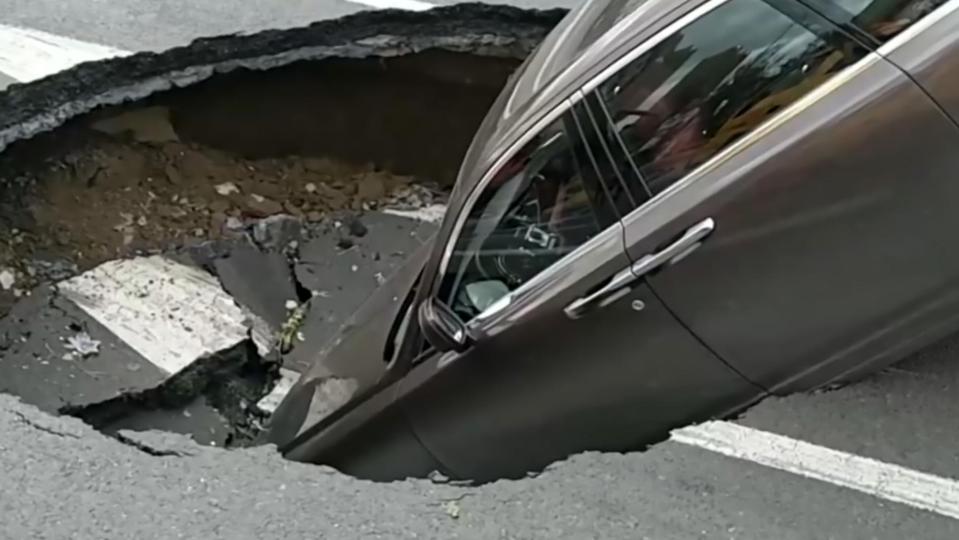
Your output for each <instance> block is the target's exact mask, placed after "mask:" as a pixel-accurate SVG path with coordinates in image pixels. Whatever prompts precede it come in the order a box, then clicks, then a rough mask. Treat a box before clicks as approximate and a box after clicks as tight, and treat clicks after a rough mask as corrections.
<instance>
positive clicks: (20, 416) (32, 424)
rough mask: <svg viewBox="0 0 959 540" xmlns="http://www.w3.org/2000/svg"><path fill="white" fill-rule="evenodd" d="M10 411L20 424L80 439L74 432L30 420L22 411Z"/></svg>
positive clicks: (51, 433)
mask: <svg viewBox="0 0 959 540" xmlns="http://www.w3.org/2000/svg"><path fill="white" fill-rule="evenodd" d="M12 412H13V414H14V416H16V417H17V420H19V421H20V423H21V424H24V425H26V426H29V427H31V428H33V429H36V430H37V431H42V432H44V433H47V434H50V435H54V436H56V437H62V438H66V439H80V438H81V437H80V436H79V435H77V434H76V433H66V432H63V431H58V430H56V429H53V428H51V427H47V426H44V425H42V424H39V423H37V422H35V421H33V420H31V419H30V418H28V417H27V416H26V415H25V414H23V413H22V412H20V411H12Z"/></svg>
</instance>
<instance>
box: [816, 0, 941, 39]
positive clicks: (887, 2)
mask: <svg viewBox="0 0 959 540" xmlns="http://www.w3.org/2000/svg"><path fill="white" fill-rule="evenodd" d="M816 1H817V2H821V3H825V4H835V5H837V6H838V7H840V8H842V10H843V11H845V12H846V14H848V16H849V17H851V18H850V19H849V20H848V21H842V22H849V23H852V24H853V25H855V26H857V27H859V28H861V29H862V30H863V31H865V32H866V33H867V34H869V35H870V36H872V37H874V38H876V39H877V40H879V42H885V41H888V40H889V39H891V38H892V37H894V36H896V35H897V34H899V33H900V32H902V31H903V30H905V29H906V28H909V27H910V26H912V25H913V24H915V23H916V22H918V21H919V20H920V19H922V18H923V17H925V16H926V15H928V14H930V13H932V12H933V11H934V10H935V9H936V8H938V7H939V6H941V5H943V4H945V3H946V0H816Z"/></svg>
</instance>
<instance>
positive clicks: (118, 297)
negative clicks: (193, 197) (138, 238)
mask: <svg viewBox="0 0 959 540" xmlns="http://www.w3.org/2000/svg"><path fill="white" fill-rule="evenodd" d="M58 288H59V290H60V293H61V294H62V295H63V296H64V297H65V298H67V299H69V300H71V301H73V302H74V303H76V304H77V305H78V306H80V307H81V308H82V309H83V310H84V311H86V312H87V313H88V314H89V315H90V316H91V317H93V318H94V319H95V320H96V321H97V322H99V323H100V324H102V325H104V326H105V327H106V328H107V329H109V330H110V332H112V333H113V334H114V335H116V336H117V337H118V338H120V339H121V340H123V341H125V342H126V343H127V344H128V345H130V346H131V347H132V348H133V349H134V350H135V351H137V352H138V353H140V354H141V355H142V356H143V357H144V358H146V359H147V360H149V361H150V362H152V363H153V364H155V365H156V366H157V367H158V368H160V369H161V370H163V371H165V372H166V373H169V374H171V375H172V374H174V373H177V372H179V371H180V370H182V369H183V368H185V367H187V366H188V365H190V364H191V363H193V362H194V361H196V360H197V359H199V358H201V357H203V356H207V355H210V354H212V353H215V352H217V351H222V350H225V349H228V348H230V347H233V346H234V345H236V344H238V343H240V342H242V341H243V340H245V339H247V338H248V337H249V324H250V323H249V320H248V318H247V317H245V315H244V313H243V310H242V309H241V308H240V307H239V306H238V305H237V304H236V303H235V302H234V301H233V298H232V297H231V296H230V295H229V294H227V293H226V292H225V291H224V290H223V289H222V288H221V287H220V284H219V283H218V282H217V280H216V279H215V278H214V277H213V276H211V275H210V274H208V273H206V272H203V271H202V270H198V269H196V268H193V267H190V266H186V265H183V264H180V263H178V262H175V261H172V260H169V259H166V258H164V257H160V256H152V257H140V258H136V259H129V260H117V261H110V262H107V263H104V264H102V265H100V266H98V267H96V268H94V269H93V270H90V271H89V272H85V273H83V274H80V275H79V276H76V277H74V278H71V279H68V280H66V281H63V282H61V283H60V284H59V285H58Z"/></svg>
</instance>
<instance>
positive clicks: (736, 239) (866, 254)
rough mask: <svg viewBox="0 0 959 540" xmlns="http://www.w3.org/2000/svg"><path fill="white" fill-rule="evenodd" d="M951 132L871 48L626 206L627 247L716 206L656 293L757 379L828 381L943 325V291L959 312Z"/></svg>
mask: <svg viewBox="0 0 959 540" xmlns="http://www.w3.org/2000/svg"><path fill="white" fill-rule="evenodd" d="M915 134H922V136H921V137H917V136H915ZM957 144H959V133H957V131H956V129H955V126H954V125H953V124H952V123H951V122H950V121H949V120H948V119H947V118H946V117H945V115H943V114H942V113H941V111H940V110H939V109H938V108H937V107H936V106H935V104H934V103H933V102H932V101H931V100H930V99H929V98H928V97H927V96H926V95H925V94H924V93H923V92H922V91H921V90H920V89H919V88H917V87H916V86H915V84H913V82H912V81H911V80H910V79H909V78H908V77H906V76H905V75H904V74H903V73H902V72H901V71H900V70H899V69H897V68H896V67H895V66H893V65H892V64H890V63H888V62H886V61H884V60H882V59H881V58H879V57H878V56H877V55H874V54H873V55H870V56H869V57H867V58H866V59H864V60H863V61H861V62H860V64H858V65H856V66H853V67H852V68H851V69H850V70H848V71H846V72H844V73H842V74H840V75H838V76H837V77H836V79H834V80H832V81H830V82H829V83H827V84H826V85H824V86H823V87H820V89H818V90H816V91H815V92H813V93H812V94H811V95H809V96H808V97H807V98H804V99H802V100H800V102H798V103H796V104H795V105H794V106H793V107H791V108H790V109H787V110H786V111H785V112H784V114H783V115H782V116H780V117H779V119H778V120H776V121H774V122H772V123H771V124H770V125H768V126H767V127H765V128H762V129H760V130H759V132H758V134H755V135H753V136H749V137H746V138H744V139H743V140H741V141H739V142H738V143H736V144H734V145H733V146H732V147H730V148H729V149H728V150H727V151H725V152H723V153H721V154H719V155H718V156H717V158H716V159H714V160H712V161H711V162H708V163H707V164H705V165H704V166H703V167H701V168H700V169H699V170H698V171H696V172H694V173H693V174H691V175H690V176H689V177H687V178H686V179H684V180H682V181H680V182H679V183H678V184H676V185H674V186H673V187H672V188H671V189H669V190H667V191H666V192H664V193H663V194H662V195H663V196H662V197H657V198H656V199H654V200H653V201H651V202H650V203H649V204H648V205H647V206H646V207H644V208H641V209H639V210H638V211H636V212H635V213H634V214H633V215H630V216H628V217H627V218H626V220H625V223H626V235H627V240H626V243H627V247H628V249H629V251H630V255H631V257H632V258H633V259H638V258H640V257H642V256H643V255H644V254H646V253H648V252H650V251H655V250H656V249H657V246H658V245H659V244H660V243H662V242H665V241H666V240H667V239H668V238H670V237H672V236H675V235H677V234H680V233H681V232H682V231H683V230H684V229H685V228H686V227H688V226H690V225H692V224H693V223H695V222H697V221H698V220H700V219H704V218H706V217H712V218H714V219H715V221H716V223H717V230H716V232H715V233H714V234H713V235H712V237H711V238H710V239H709V240H708V241H707V242H706V243H705V245H704V246H703V247H702V248H700V249H699V250H698V251H697V252H696V253H694V254H693V255H692V256H690V258H689V260H688V261H684V262H683V264H680V265H677V266H675V267H672V268H668V269H664V270H663V271H662V272H660V273H658V274H657V275H656V276H654V277H652V278H651V279H650V283H651V284H652V287H653V289H654V290H655V291H656V292H657V294H659V295H660V297H661V298H662V299H663V301H664V302H665V303H666V304H667V305H669V307H670V308H671V309H673V310H674V312H675V313H676V315H677V316H678V317H679V318H680V319H681V320H682V321H683V322H684V323H685V324H686V325H687V326H688V327H689V328H690V329H691V330H692V331H693V332H695V333H696V335H698V336H699V337H700V338H701V339H702V340H703V341H704V342H705V343H706V344H707V345H709V346H710V347H711V348H712V349H713V350H714V351H716V352H717V354H719V355H720V356H721V357H722V358H723V359H724V360H726V361H727V362H729V363H730V364H732V365H733V366H735V367H736V368H737V369H738V370H739V371H740V372H742V373H743V374H744V375H746V376H747V377H749V378H750V379H751V380H753V381H756V382H758V383H760V384H762V385H763V386H765V387H767V388H769V389H771V390H774V391H785V390H794V389H799V388H808V387H812V386H816V385H819V384H823V383H825V382H829V381H831V380H832V379H834V378H835V377H836V376H838V375H841V374H842V373H844V372H846V371H848V370H850V369H854V368H856V367H857V366H859V365H861V364H862V363H864V362H868V361H873V360H876V359H878V358H880V357H882V353H883V352H884V351H885V350H887V349H889V348H891V347H893V346H895V345H897V344H898V343H899V342H900V341H901V340H903V338H904V336H914V335H919V334H920V333H922V332H923V331H924V330H925V329H926V328H928V327H929V326H930V325H934V324H935V323H936V322H937V321H936V320H935V316H934V315H933V314H934V313H940V311H936V310H935V309H934V308H936V307H937V306H939V304H940V303H942V302H950V305H949V306H948V307H950V308H954V309H956V310H959V305H956V304H955V300H956V295H955V294H954V293H955V291H956V288H957V286H959V256H957V255H953V253H954V252H953V250H951V248H950V246H951V245H952V243H953V241H954V240H953V232H952V231H954V230H956V229H959V213H957V212H956V211H955V208H956V206H957V202H959V181H957V179H956V175H955V171H957V170H959V153H956V152H955V151H954V148H955V147H956V145H957ZM920 156H921V158H920ZM920 261H922V264H917V263H918V262H920Z"/></svg>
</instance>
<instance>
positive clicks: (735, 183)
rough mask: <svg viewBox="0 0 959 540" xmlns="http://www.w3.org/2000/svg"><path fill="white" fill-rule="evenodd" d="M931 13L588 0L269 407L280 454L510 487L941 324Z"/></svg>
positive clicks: (940, 81) (948, 225)
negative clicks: (396, 263) (428, 217)
mask: <svg viewBox="0 0 959 540" xmlns="http://www.w3.org/2000/svg"><path fill="white" fill-rule="evenodd" d="M957 7H959V0H951V1H945V0H708V1H699V0H697V1H690V0H599V1H591V2H588V3H586V4H584V5H583V6H582V7H580V8H578V9H576V10H574V11H573V12H571V13H569V15H568V16H567V17H566V19H565V20H564V21H563V22H562V23H561V24H560V25H559V26H558V27H557V28H555V30H554V31H553V32H552V33H551V34H550V35H549V36H548V37H547V39H546V40H545V41H544V42H543V43H542V44H541V46H540V47H539V49H538V50H537V51H536V52H535V53H534V54H533V55H532V56H531V57H529V58H528V59H527V60H526V62H525V63H524V65H523V66H522V67H521V69H520V70H519V72H518V73H517V74H516V75H515V76H514V77H513V78H512V79H511V81H510V82H509V84H508V85H507V87H506V88H505V89H504V90H503V92H502V94H501V95H500V97H499V99H498V100H497V101H496V103H495V104H494V106H493V107H492V110H490V112H489V115H488V117H487V118H486V120H485V121H484V123H483V124H482V126H481V128H480V129H479V132H478V133H477V135H476V137H475V139H474V141H473V144H472V146H471V148H470V150H469V152H468V154H467V156H466V157H465V159H464V162H463V165H462V169H461V172H460V177H459V179H458V182H457V185H456V187H455V190H454V193H453V197H452V200H451V202H450V205H449V208H448V211H447V215H446V217H445V220H444V222H443V224H442V227H441V228H440V230H439V232H438V234H437V235H436V237H435V239H434V241H433V243H432V244H431V245H429V246H427V247H426V248H424V250H423V251H422V252H421V253H419V254H418V255H416V256H414V257H412V258H411V259H410V260H409V261H408V262H407V264H406V266H405V268H404V269H403V271H402V272H400V273H399V275H398V276H396V277H395V278H394V279H393V280H392V281H391V282H389V283H388V284H387V285H385V286H384V287H382V288H381V289H380V290H379V292H378V293H377V296H376V297H375V298H373V299H372V300H371V301H370V302H369V303H368V304H367V305H366V306H365V307H364V308H363V310H361V312H360V313H358V314H357V315H356V317H355V318H354V320H353V321H352V323H351V325H350V327H349V328H348V330H347V331H346V332H345V333H344V334H343V335H342V336H340V337H339V339H338V340H336V343H335V344H334V345H333V346H332V347H331V348H330V349H329V350H327V351H324V352H323V354H322V355H321V359H320V360H319V361H318V362H317V364H316V365H315V366H314V367H313V369H312V370H311V371H310V372H308V373H307V374H305V375H304V376H303V377H302V379H301V380H300V382H299V383H298V384H297V385H296V386H295V388H294V389H293V391H292V392H291V393H290V394H289V395H288V397H287V399H286V400H285V401H284V403H283V404H282V405H281V407H280V408H279V409H278V411H277V413H276V415H275V417H274V420H273V425H272V429H271V432H270V434H269V440H270V441H272V442H275V443H277V444H278V445H279V446H280V448H281V450H282V452H283V453H284V455H286V456H287V457H289V458H290V459H294V460H302V461H310V462H322V463H328V464H331V465H333V466H335V467H338V468H340V469H341V470H344V471H346V472H349V473H353V474H356V475H359V476H363V477H369V478H376V479H391V478H401V477H405V476H420V475H426V474H428V473H430V472H431V471H434V470H438V471H440V472H442V473H445V474H446V475H449V476H451V477H455V478H471V479H477V480H489V479H492V478H497V477H516V476H522V475H524V474H526V473H528V472H530V471H536V470H539V469H542V468H543V467H544V466H546V465H547V464H549V463H550V462H552V461H554V460H557V459H561V458H563V457H565V456H568V455H570V454H572V453H576V452H579V451H584V450H607V451H623V450H630V449H637V448H642V447H643V446H645V445H647V444H649V443H651V442H655V441H657V440H661V439H663V438H665V437H667V436H668V434H669V430H671V429H673V428H675V427H678V426H681V425H683V424H685V423H689V422H694V421H698V420H704V419H708V418H711V417H720V416H724V415H727V414H730V413H734V412H736V411H739V410H742V409H743V408H744V407H746V406H748V405H749V404H751V403H754V402H755V401H757V400H759V399H762V398H763V397H764V396H766V395H769V394H772V393H785V392H790V391H795V390H802V389H811V388H816V387H820V386H822V385H826V384H829V383H833V382H836V381H842V380H848V379H851V378H853V377H855V376H857V375H860V374H862V373H864V372H866V371H868V370H872V369H875V368H877V367H881V366H884V365H887V364H889V363H890V362H893V361H896V360H898V359H900V358H902V357H903V356H905V355H906V354H908V353H910V352H911V351H914V350H916V349H917V348H919V347H921V346H924V345H926V344H929V343H931V342H933V341H934V340H936V339H938V338H941V337H943V336H945V335H947V334H948V333H951V332H954V331H955V330H957V329H959V249H957V246H959V240H957V236H956V234H955V231H959V151H957V149H959V129H957V126H956V121H955V120H956V118H957V116H956V115H957V114H959V12H957Z"/></svg>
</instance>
